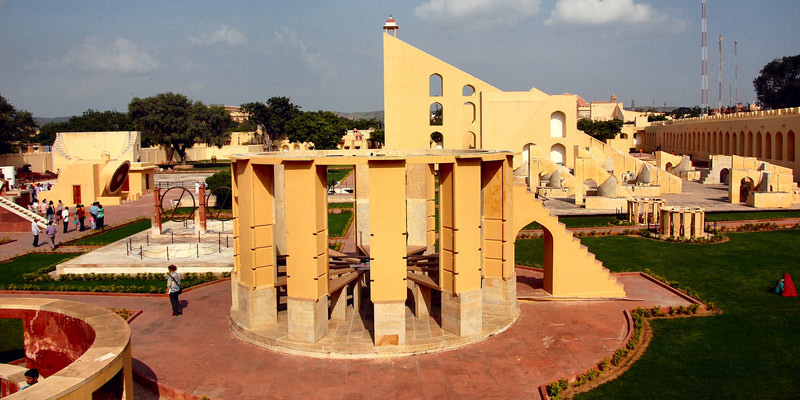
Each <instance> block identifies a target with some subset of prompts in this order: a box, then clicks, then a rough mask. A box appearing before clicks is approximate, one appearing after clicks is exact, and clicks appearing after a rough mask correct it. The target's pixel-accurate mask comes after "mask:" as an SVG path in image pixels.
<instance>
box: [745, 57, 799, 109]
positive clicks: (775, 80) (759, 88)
mask: <svg viewBox="0 0 800 400" xmlns="http://www.w3.org/2000/svg"><path fill="white" fill-rule="evenodd" d="M753 87H754V88H755V90H756V97H758V101H760V102H761V104H763V105H764V106H765V107H768V108H786V107H796V106H800V55H796V56H791V57H783V58H776V59H774V60H772V61H770V62H769V63H767V65H765V66H764V68H761V72H760V73H759V74H758V76H757V77H756V79H754V80H753Z"/></svg>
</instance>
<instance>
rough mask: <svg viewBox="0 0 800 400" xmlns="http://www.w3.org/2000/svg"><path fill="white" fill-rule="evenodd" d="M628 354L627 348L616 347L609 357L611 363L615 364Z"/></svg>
mask: <svg viewBox="0 0 800 400" xmlns="http://www.w3.org/2000/svg"><path fill="white" fill-rule="evenodd" d="M627 355H628V349H617V351H615V352H614V356H613V357H611V365H614V366H617V365H619V363H620V362H621V361H622V359H623V358H624V357H625V356H627Z"/></svg>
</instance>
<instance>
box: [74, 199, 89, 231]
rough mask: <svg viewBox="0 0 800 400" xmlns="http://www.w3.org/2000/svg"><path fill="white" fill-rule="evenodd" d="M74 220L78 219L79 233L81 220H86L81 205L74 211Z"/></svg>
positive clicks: (81, 225)
mask: <svg viewBox="0 0 800 400" xmlns="http://www.w3.org/2000/svg"><path fill="white" fill-rule="evenodd" d="M75 218H77V219H78V222H79V223H80V229H81V230H80V231H79V232H83V228H84V227H83V220H84V219H86V211H85V210H84V209H83V204H78V207H77V208H76V209H75Z"/></svg>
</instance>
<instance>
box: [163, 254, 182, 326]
mask: <svg viewBox="0 0 800 400" xmlns="http://www.w3.org/2000/svg"><path fill="white" fill-rule="evenodd" d="M167 270H168V271H169V272H168V273H167V293H168V294H169V302H170V304H172V315H173V316H176V315H181V314H183V312H182V311H181V305H180V301H179V299H178V296H180V294H181V293H182V292H183V289H181V274H179V273H178V267H177V266H175V264H171V265H170V266H169V267H167Z"/></svg>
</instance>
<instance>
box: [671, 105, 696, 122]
mask: <svg viewBox="0 0 800 400" xmlns="http://www.w3.org/2000/svg"><path fill="white" fill-rule="evenodd" d="M701 112H702V110H701V109H700V106H694V107H692V108H689V107H678V108H676V109H674V110H672V113H670V115H672V118H675V119H681V118H696V117H699V116H700V113H701Z"/></svg>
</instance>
